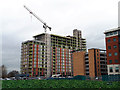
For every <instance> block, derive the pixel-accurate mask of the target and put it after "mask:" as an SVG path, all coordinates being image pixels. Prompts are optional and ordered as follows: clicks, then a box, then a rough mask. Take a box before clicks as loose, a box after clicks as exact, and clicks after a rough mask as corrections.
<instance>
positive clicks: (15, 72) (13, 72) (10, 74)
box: [8, 70, 19, 77]
mask: <svg viewBox="0 0 120 90" xmlns="http://www.w3.org/2000/svg"><path fill="white" fill-rule="evenodd" d="M17 74H19V72H18V71H16V70H13V71H11V72H9V73H8V77H15V75H17Z"/></svg>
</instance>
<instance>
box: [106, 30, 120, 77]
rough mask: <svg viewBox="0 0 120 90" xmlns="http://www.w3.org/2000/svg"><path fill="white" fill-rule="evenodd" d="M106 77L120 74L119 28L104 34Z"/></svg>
mask: <svg viewBox="0 0 120 90" xmlns="http://www.w3.org/2000/svg"><path fill="white" fill-rule="evenodd" d="M104 34H105V37H106V38H105V40H106V50H107V68H108V75H110V74H120V28H116V29H111V30H109V31H106V32H105V33H104Z"/></svg>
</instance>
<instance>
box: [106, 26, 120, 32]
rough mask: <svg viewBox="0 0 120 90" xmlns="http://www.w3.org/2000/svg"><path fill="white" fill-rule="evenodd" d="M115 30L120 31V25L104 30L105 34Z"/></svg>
mask: <svg viewBox="0 0 120 90" xmlns="http://www.w3.org/2000/svg"><path fill="white" fill-rule="evenodd" d="M113 31H120V27H118V28H114V29H110V30H106V31H105V32H104V34H106V33H108V32H113Z"/></svg>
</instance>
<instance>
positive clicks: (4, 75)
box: [1, 65, 7, 78]
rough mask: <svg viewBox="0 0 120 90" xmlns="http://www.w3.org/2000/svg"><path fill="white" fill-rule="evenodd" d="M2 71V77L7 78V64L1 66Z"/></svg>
mask: <svg viewBox="0 0 120 90" xmlns="http://www.w3.org/2000/svg"><path fill="white" fill-rule="evenodd" d="M1 69H2V70H1V71H2V78H6V77H7V69H6V67H5V65H2V66H1Z"/></svg>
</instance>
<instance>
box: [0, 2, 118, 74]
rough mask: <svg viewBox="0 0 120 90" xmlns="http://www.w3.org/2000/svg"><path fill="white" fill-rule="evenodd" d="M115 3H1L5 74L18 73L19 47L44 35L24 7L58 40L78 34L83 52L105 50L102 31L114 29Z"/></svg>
mask: <svg viewBox="0 0 120 90" xmlns="http://www.w3.org/2000/svg"><path fill="white" fill-rule="evenodd" d="M118 1H119V0H2V1H1V2H0V12H1V15H0V27H1V30H2V31H1V32H2V33H1V34H0V36H1V37H2V40H1V41H2V43H0V46H1V47H2V50H1V49H0V51H1V52H0V53H2V64H4V65H5V66H7V69H8V72H9V71H12V70H20V58H21V43H22V42H23V41H26V40H31V39H33V38H32V36H34V35H36V34H40V33H43V32H44V29H43V28H42V23H41V22H39V21H38V20H37V19H36V18H35V17H34V16H32V15H30V14H29V12H28V11H27V10H26V9H25V8H24V7H23V5H26V6H27V7H28V8H29V9H31V10H32V11H33V12H34V13H36V14H37V16H39V17H40V18H41V19H42V20H44V21H45V22H46V23H47V24H48V25H49V26H51V27H52V31H51V32H50V31H48V33H53V34H58V35H62V36H66V35H72V33H73V29H78V30H81V31H82V36H83V37H84V38H86V40H87V48H102V49H105V36H104V34H103V33H104V31H105V30H109V29H112V28H117V27H118Z"/></svg>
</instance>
